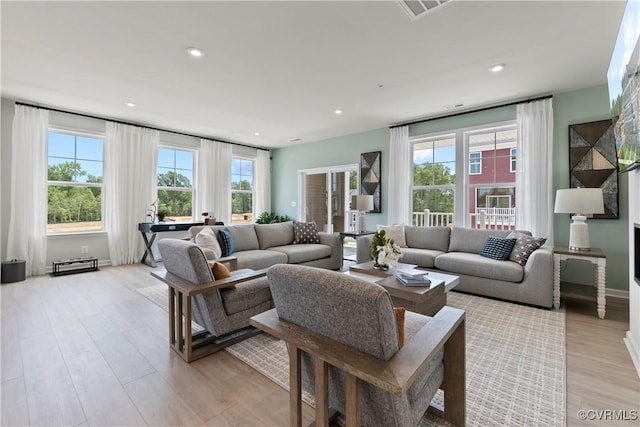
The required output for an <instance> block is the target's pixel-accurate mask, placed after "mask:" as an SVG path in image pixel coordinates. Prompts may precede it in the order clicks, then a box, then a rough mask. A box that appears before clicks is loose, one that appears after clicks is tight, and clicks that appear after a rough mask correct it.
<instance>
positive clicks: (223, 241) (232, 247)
mask: <svg viewBox="0 0 640 427" xmlns="http://www.w3.org/2000/svg"><path fill="white" fill-rule="evenodd" d="M218 243H220V249H222V256H229V255H231V254H233V253H234V252H235V251H236V243H235V241H234V239H233V235H232V234H231V232H230V231H229V230H227V229H226V228H225V229H224V230H220V231H218Z"/></svg>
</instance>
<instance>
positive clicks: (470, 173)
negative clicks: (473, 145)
mask: <svg viewBox="0 0 640 427" xmlns="http://www.w3.org/2000/svg"><path fill="white" fill-rule="evenodd" d="M472 154H480V157H478V158H477V159H474V161H473V162H472V161H471V155H472ZM475 165H478V166H479V168H478V169H479V170H478V172H471V166H475ZM469 175H482V151H474V152H471V153H469Z"/></svg>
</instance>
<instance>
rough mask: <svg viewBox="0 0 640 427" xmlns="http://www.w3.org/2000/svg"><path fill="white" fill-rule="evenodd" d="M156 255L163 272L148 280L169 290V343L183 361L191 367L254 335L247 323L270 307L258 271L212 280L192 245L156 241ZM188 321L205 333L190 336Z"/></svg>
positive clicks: (199, 251)
mask: <svg viewBox="0 0 640 427" xmlns="http://www.w3.org/2000/svg"><path fill="white" fill-rule="evenodd" d="M158 249H159V250H160V254H161V255H162V260H163V262H164V267H165V270H164V271H162V270H160V271H154V272H153V273H152V275H153V276H154V277H156V278H158V279H160V280H162V281H163V282H165V283H166V284H167V285H168V286H169V316H170V319H169V322H170V337H169V339H170V341H171V346H172V347H173V349H174V350H175V351H176V352H178V353H179V354H180V356H181V357H182V358H183V359H185V360H186V361H187V362H191V361H193V360H196V359H198V358H200V357H203V356H205V355H207V354H210V353H213V352H215V351H218V350H221V349H223V348H224V347H226V346H228V345H231V344H233V343H235V342H238V341H240V340H242V339H244V338H247V337H248V336H251V335H255V334H256V333H258V332H259V331H258V330H256V329H255V328H254V327H252V326H250V325H249V318H250V317H251V316H253V315H255V314H258V313H261V312H263V311H266V310H269V309H270V308H271V307H273V302H272V300H271V293H270V291H269V284H268V281H267V278H266V277H264V276H265V272H264V271H253V270H247V269H243V270H237V271H233V272H232V276H231V277H230V278H226V279H221V280H215V278H214V276H213V273H212V272H211V268H210V267H209V264H208V263H207V258H206V257H205V255H204V253H203V252H202V249H201V248H200V247H199V246H198V245H196V244H194V243H191V242H188V241H185V240H179V239H162V240H160V241H159V242H158ZM182 314H184V318H185V319H184V320H183V316H182ZM191 319H192V320H193V321H195V322H196V323H197V324H199V325H201V326H202V327H204V328H205V331H204V332H202V333H198V334H193V333H192V331H191V322H190V321H189V320H191Z"/></svg>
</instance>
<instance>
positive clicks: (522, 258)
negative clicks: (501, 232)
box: [507, 231, 547, 265]
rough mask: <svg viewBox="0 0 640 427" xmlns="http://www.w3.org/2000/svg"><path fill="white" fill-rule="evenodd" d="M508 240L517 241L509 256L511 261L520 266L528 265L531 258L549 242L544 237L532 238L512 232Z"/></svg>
mask: <svg viewBox="0 0 640 427" xmlns="http://www.w3.org/2000/svg"><path fill="white" fill-rule="evenodd" d="M507 238H510V239H516V244H515V245H514V247H513V250H512V251H511V255H510V256H509V260H510V261H515V262H517V263H518V264H520V265H526V264H527V260H528V259H529V256H530V255H531V254H532V253H533V251H535V250H536V249H538V248H540V246H542V245H544V243H545V242H546V241H547V239H546V238H544V237H532V236H527V235H526V234H523V233H520V232H518V231H512V232H511V233H509V235H508V236H507Z"/></svg>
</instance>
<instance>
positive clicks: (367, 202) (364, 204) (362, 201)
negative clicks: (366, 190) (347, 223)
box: [356, 194, 373, 233]
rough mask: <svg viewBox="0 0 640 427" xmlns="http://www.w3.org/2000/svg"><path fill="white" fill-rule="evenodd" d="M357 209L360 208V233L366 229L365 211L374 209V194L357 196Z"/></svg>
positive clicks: (358, 230)
mask: <svg viewBox="0 0 640 427" xmlns="http://www.w3.org/2000/svg"><path fill="white" fill-rule="evenodd" d="M356 209H357V210H358V229H357V230H356V231H357V232H358V233H362V232H363V231H365V229H366V225H365V213H366V212H371V211H372V210H373V196H371V195H364V194H363V195H360V196H356Z"/></svg>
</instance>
